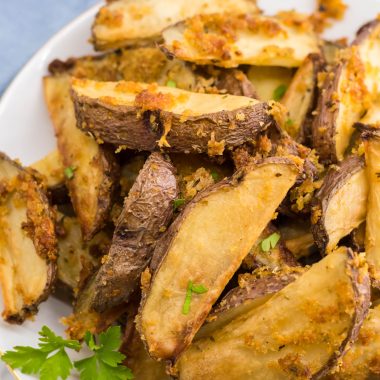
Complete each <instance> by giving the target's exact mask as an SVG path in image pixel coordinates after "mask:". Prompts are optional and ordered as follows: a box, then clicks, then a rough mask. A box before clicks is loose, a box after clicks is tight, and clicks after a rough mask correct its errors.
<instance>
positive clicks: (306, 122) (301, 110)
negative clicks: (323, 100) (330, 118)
mask: <svg viewBox="0 0 380 380" xmlns="http://www.w3.org/2000/svg"><path fill="white" fill-rule="evenodd" d="M323 65H324V62H323V59H322V57H321V55H320V54H310V55H308V56H307V57H306V59H305V60H304V62H303V63H302V65H301V66H300V67H299V69H298V70H297V72H296V74H295V75H294V78H293V80H292V82H291V83H290V85H289V87H288V88H287V91H286V93H285V95H284V97H283V98H282V99H281V103H282V104H283V105H284V106H285V107H286V108H287V110H288V114H287V119H286V121H285V123H284V128H285V130H286V131H287V132H288V133H289V135H290V136H291V137H292V138H293V139H295V140H297V141H299V142H302V143H305V142H309V141H310V139H311V133H312V132H311V124H312V122H313V119H314V116H313V111H314V110H315V108H316V106H317V100H318V74H319V73H320V72H321V70H322V68H323Z"/></svg>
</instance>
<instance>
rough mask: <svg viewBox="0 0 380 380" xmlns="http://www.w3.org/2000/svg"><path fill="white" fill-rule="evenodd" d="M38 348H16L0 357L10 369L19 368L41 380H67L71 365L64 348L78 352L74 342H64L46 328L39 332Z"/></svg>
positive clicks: (76, 342)
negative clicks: (38, 376) (37, 376)
mask: <svg viewBox="0 0 380 380" xmlns="http://www.w3.org/2000/svg"><path fill="white" fill-rule="evenodd" d="M39 335H40V339H39V340H40V343H39V344H38V346H39V348H33V347H22V346H17V347H15V348H14V350H13V351H7V352H5V353H4V355H3V356H2V357H1V360H3V361H4V362H5V363H7V364H8V365H9V366H10V367H11V368H19V369H20V370H21V372H23V373H26V374H39V375H40V379H41V380H56V379H59V378H61V379H63V380H64V379H67V378H68V376H69V374H70V371H71V369H72V368H73V365H72V363H71V360H70V358H69V357H68V355H67V353H66V351H65V348H70V349H73V350H79V349H80V348H81V344H80V343H79V342H78V341H76V340H65V339H63V338H62V337H60V336H57V335H55V334H54V332H53V331H52V330H50V329H49V328H48V327H47V326H44V327H42V329H41V331H40V332H39Z"/></svg>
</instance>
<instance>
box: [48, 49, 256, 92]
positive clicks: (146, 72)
mask: <svg viewBox="0 0 380 380" xmlns="http://www.w3.org/2000/svg"><path fill="white" fill-rule="evenodd" d="M49 71H50V73H51V74H53V75H62V74H69V75H70V76H73V77H76V78H85V79H92V80H98V81H117V80H125V81H135V82H144V83H158V84H159V85H160V86H166V85H168V84H169V85H172V86H175V87H177V88H180V89H182V90H187V91H193V92H202V93H211V94H215V93H222V94H226V93H227V94H231V95H239V96H240V95H241V96H248V97H253V98H255V97H256V93H255V90H254V87H253V85H252V83H251V82H250V81H249V80H248V79H247V77H246V75H245V74H244V73H243V72H242V71H240V70H237V69H222V68H219V69H216V68H215V67H213V66H207V67H204V66H202V67H195V66H194V65H190V64H187V63H185V62H183V61H180V60H178V59H168V58H167V57H166V56H165V54H164V53H163V52H162V51H161V50H160V49H159V48H158V47H136V48H131V49H123V50H121V51H118V52H113V53H107V54H104V55H101V56H84V57H80V58H70V59H68V60H67V61H60V60H58V59H56V60H54V61H53V62H51V63H50V65H49Z"/></svg>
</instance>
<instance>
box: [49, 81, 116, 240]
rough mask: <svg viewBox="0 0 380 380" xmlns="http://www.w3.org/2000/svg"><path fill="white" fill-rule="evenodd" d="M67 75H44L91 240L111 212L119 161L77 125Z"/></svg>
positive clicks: (75, 200) (74, 199)
mask: <svg viewBox="0 0 380 380" xmlns="http://www.w3.org/2000/svg"><path fill="white" fill-rule="evenodd" d="M69 91H70V82H69V77H68V76H65V75H63V76H49V77H45V78H44V92H45V99H46V103H47V106H48V110H49V113H50V116H51V119H52V122H53V126H54V130H55V133H56V136H57V144H58V149H59V152H60V154H61V155H62V159H63V163H64V166H65V167H66V168H70V174H71V175H70V178H67V182H66V183H67V186H68V188H69V192H70V198H71V201H72V204H73V206H74V209H75V212H76V214H77V216H78V220H79V222H80V224H81V227H82V233H83V238H84V240H90V239H91V238H92V237H93V236H94V235H95V234H96V233H97V232H98V231H99V230H100V229H101V228H102V227H103V226H104V224H105V222H106V221H107V219H108V216H109V210H110V207H111V203H112V198H113V193H114V189H115V185H116V183H117V179H118V171H119V170H118V165H117V162H116V158H115V157H114V155H113V154H112V152H111V151H110V150H108V149H107V148H105V147H100V146H99V145H98V144H97V143H96V142H95V141H94V140H93V139H92V138H91V137H89V136H86V135H85V134H84V133H82V132H81V131H80V130H78V129H77V128H76V120H75V114H74V107H73V104H72V101H71V99H70V93H69Z"/></svg>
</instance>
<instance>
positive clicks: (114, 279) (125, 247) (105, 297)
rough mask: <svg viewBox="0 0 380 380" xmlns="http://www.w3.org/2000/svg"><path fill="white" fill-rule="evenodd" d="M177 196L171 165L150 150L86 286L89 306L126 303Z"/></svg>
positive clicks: (99, 308)
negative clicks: (103, 252)
mask: <svg viewBox="0 0 380 380" xmlns="http://www.w3.org/2000/svg"><path fill="white" fill-rule="evenodd" d="M177 198H178V186H177V180H176V177H175V169H174V167H173V165H172V164H171V163H170V162H169V161H168V160H166V159H165V158H164V157H163V156H162V155H161V154H160V153H157V152H156V153H152V154H151V155H150V156H149V158H148V159H147V160H146V162H145V164H144V166H143V168H142V169H141V171H140V173H139V174H138V176H137V178H136V181H135V183H134V184H133V186H132V188H131V190H130V191H129V194H128V197H127V198H126V199H125V201H124V206H123V210H122V212H121V214H120V216H119V218H118V220H117V222H116V227H115V232H114V235H113V239H112V244H111V248H110V250H109V252H108V254H107V256H106V257H105V258H103V260H102V266H101V267H100V268H99V270H98V272H97V273H96V275H95V276H94V278H93V279H92V280H91V284H90V285H89V286H91V287H92V291H91V294H90V297H91V301H89V302H90V304H91V309H93V310H95V311H97V312H104V311H105V310H109V309H110V308H112V307H114V306H117V305H120V304H122V303H123V302H127V301H128V300H129V298H130V296H131V295H132V294H133V293H134V292H135V290H137V289H138V287H139V284H140V276H141V273H142V272H143V271H144V270H145V268H146V267H147V266H148V265H149V262H150V259H151V256H152V253H153V250H154V247H155V245H156V242H157V240H158V239H159V237H160V236H161V235H162V232H163V231H165V229H166V227H167V226H168V224H169V222H170V221H171V219H172V217H173V211H174V207H173V205H174V200H175V199H177ZM93 283H94V284H93Z"/></svg>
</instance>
